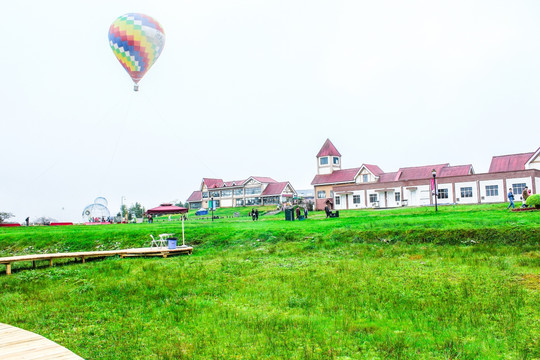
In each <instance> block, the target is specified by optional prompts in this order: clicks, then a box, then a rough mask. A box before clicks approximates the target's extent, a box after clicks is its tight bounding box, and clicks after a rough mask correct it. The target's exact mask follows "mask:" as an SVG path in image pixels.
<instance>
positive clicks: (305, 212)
mask: <svg viewBox="0 0 540 360" xmlns="http://www.w3.org/2000/svg"><path fill="white" fill-rule="evenodd" d="M307 214H308V210H307V206H306V207H305V208H304V218H306V219H307Z"/></svg>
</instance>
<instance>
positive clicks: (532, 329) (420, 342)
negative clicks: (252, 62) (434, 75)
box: [0, 204, 540, 359]
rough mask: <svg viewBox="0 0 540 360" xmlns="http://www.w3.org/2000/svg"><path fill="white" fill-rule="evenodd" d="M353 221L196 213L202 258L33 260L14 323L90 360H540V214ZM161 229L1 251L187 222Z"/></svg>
mask: <svg viewBox="0 0 540 360" xmlns="http://www.w3.org/2000/svg"><path fill="white" fill-rule="evenodd" d="M248 211H249V209H244V210H243V212H245V213H247V212H248ZM230 212H231V210H230V209H218V211H217V212H216V215H221V216H228V214H229V213H230ZM340 215H341V216H340V218H337V219H325V218H324V214H323V213H321V212H314V213H312V214H310V218H309V219H308V220H306V221H294V222H286V221H284V219H283V218H284V216H283V214H278V215H276V216H268V217H266V216H262V217H261V219H260V220H259V222H253V221H251V220H250V219H249V218H247V217H240V218H225V219H219V220H216V221H214V222H211V221H210V220H196V219H195V216H193V215H192V214H190V215H189V218H190V220H188V221H187V222H186V224H185V225H186V238H187V243H188V244H193V245H194V247H195V250H194V252H193V255H192V256H180V257H174V258H167V259H162V258H134V259H118V258H109V259H105V260H101V261H100V260H95V261H90V262H87V263H86V264H80V263H78V264H75V263H74V262H73V261H71V262H70V261H65V262H63V263H59V264H58V265H57V266H55V267H53V268H48V267H46V264H42V266H40V267H39V268H38V269H36V270H32V269H31V268H30V265H29V264H25V263H21V264H19V265H16V266H14V274H13V275H11V276H5V275H1V276H0V289H1V292H0V322H3V323H8V324H11V325H14V326H19V327H21V328H24V329H27V330H30V331H34V332H37V333H39V334H41V335H43V336H46V337H48V338H50V339H51V340H54V341H56V342H58V343H60V344H61V345H64V346H66V347H67V348H69V349H71V350H73V351H74V352H76V353H77V354H79V355H80V356H82V357H83V358H86V359H538V358H540V340H539V335H538V334H540V311H539V308H540V293H539V291H540V246H539V243H540V214H539V213H538V212H524V213H513V212H507V211H505V206H504V204H499V205H490V206H457V207H450V206H445V207H440V211H439V212H438V213H437V214H435V213H434V209H433V208H411V209H396V210H384V211H382V210H378V211H375V210H362V211H342V212H340ZM160 220H165V221H158V222H156V223H154V224H124V225H110V226H70V227H30V228H10V229H0V251H1V254H0V256H6V255H14V254H23V253H37V252H51V251H76V250H95V249H112V248H124V247H130V246H144V245H148V244H149V239H150V238H149V234H151V233H152V234H158V233H161V232H175V233H176V234H177V235H178V234H180V231H181V230H180V229H181V228H180V223H179V222H178V221H175V220H176V219H173V221H171V222H169V221H168V217H166V218H162V219H160ZM2 270H3V267H2V265H0V271H2Z"/></svg>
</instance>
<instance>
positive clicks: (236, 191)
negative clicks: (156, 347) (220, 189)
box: [233, 189, 244, 196]
mask: <svg viewBox="0 0 540 360" xmlns="http://www.w3.org/2000/svg"><path fill="white" fill-rule="evenodd" d="M233 193H234V196H242V195H244V189H234V192H233Z"/></svg>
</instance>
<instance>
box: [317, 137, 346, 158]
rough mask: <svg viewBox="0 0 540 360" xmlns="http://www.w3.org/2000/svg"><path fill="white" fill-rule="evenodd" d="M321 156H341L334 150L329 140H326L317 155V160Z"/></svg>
mask: <svg viewBox="0 0 540 360" xmlns="http://www.w3.org/2000/svg"><path fill="white" fill-rule="evenodd" d="M323 156H341V154H340V153H339V151H338V150H337V149H336V147H335V146H334V144H332V142H331V141H330V139H326V141H325V142H324V144H323V146H322V148H321V150H319V153H318V154H317V157H318V158H319V157H323Z"/></svg>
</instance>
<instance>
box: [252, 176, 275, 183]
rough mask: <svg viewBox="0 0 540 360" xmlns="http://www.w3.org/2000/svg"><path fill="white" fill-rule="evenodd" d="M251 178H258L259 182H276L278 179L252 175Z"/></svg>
mask: <svg viewBox="0 0 540 360" xmlns="http://www.w3.org/2000/svg"><path fill="white" fill-rule="evenodd" d="M250 178H252V179H255V180H257V181H259V182H262V183H275V182H276V180H274V179H272V178H271V177H264V176H251V177H250ZM248 180H249V179H248Z"/></svg>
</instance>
